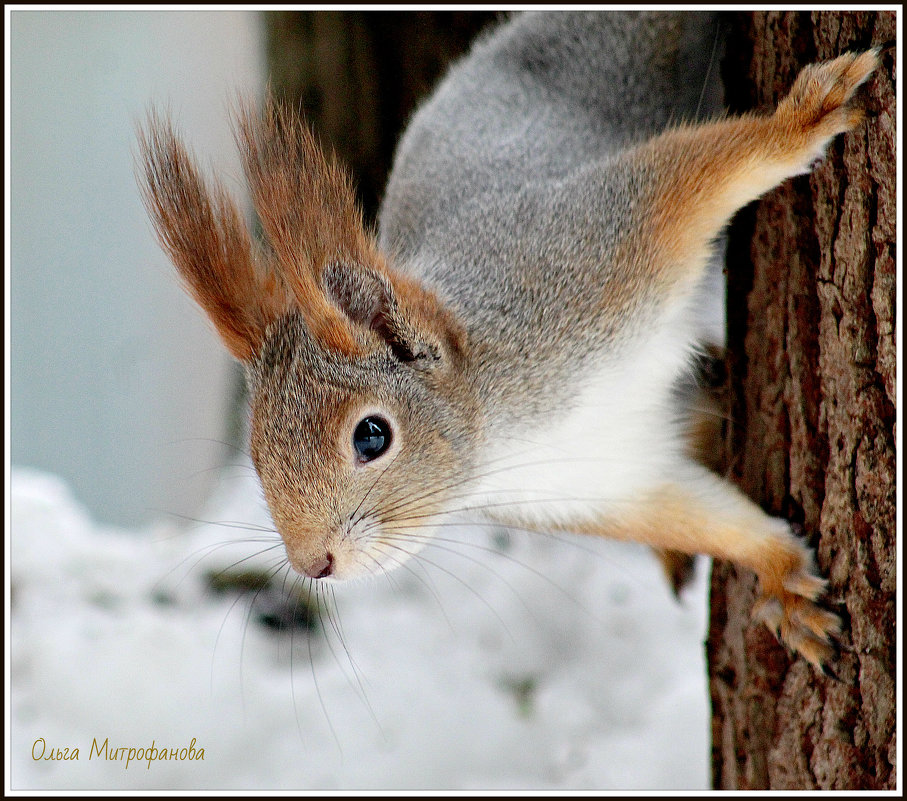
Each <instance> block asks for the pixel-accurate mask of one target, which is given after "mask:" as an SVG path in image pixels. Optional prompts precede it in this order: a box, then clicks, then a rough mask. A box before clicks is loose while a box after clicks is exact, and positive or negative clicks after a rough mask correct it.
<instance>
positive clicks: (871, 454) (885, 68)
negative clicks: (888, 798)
mask: <svg viewBox="0 0 907 801" xmlns="http://www.w3.org/2000/svg"><path fill="white" fill-rule="evenodd" d="M895 34H896V28H895V14H894V12H873V11H866V12H863V11H859V12H821V13H810V12H757V13H740V14H736V15H734V25H733V31H732V32H731V34H730V37H731V41H730V43H729V46H728V54H729V55H728V58H727V59H726V61H725V65H724V69H725V84H726V87H727V99H728V101H729V104H730V105H731V108H732V110H738V111H740V110H746V109H751V108H756V109H760V108H761V109H766V110H768V109H770V108H772V107H773V106H774V105H775V104H776V103H777V101H778V100H779V99H780V98H781V97H782V96H783V95H784V93H785V92H786V90H787V89H788V88H789V87H790V85H791V83H792V82H793V80H794V78H795V76H796V74H797V72H798V71H799V69H800V67H802V66H803V65H805V64H807V63H809V62H812V61H816V60H821V59H826V58H830V57H833V56H835V55H838V54H840V53H841V52H844V51H846V50H849V49H863V48H866V47H868V46H869V45H871V44H877V43H882V42H886V41H888V40H891V39H893V38H894V37H895ZM895 58H896V53H895V51H894V50H889V51H888V52H887V53H886V54H885V56H884V59H883V63H882V67H881V69H880V70H879V71H878V73H877V74H876V75H875V76H874V77H873V78H871V79H870V82H869V83H868V85H867V87H866V88H865V90H864V91H863V92H862V95H861V96H862V98H863V103H864V105H865V107H866V108H867V110H868V112H869V115H870V118H869V119H868V120H867V122H866V123H865V124H864V125H862V126H861V127H860V129H859V130H857V131H855V132H853V133H852V134H849V135H847V136H844V137H840V138H839V139H838V140H836V141H835V143H834V144H833V145H832V146H831V148H830V150H829V154H828V158H827V160H826V161H825V163H824V164H823V165H822V166H820V167H819V168H818V169H817V170H816V171H815V172H814V173H813V174H812V175H810V176H804V177H802V178H799V179H795V180H793V181H790V182H787V183H786V184H785V185H784V186H783V187H781V188H780V189H778V190H777V191H776V192H773V193H772V194H771V195H770V196H768V197H766V198H765V199H763V200H762V201H761V202H759V203H758V204H755V205H754V206H752V207H750V208H748V209H746V210H745V211H744V212H743V213H742V214H741V215H740V216H739V217H738V219H737V220H736V222H735V224H734V226H733V227H732V231H731V244H730V252H729V269H728V274H729V278H728V281H729V297H728V319H729V331H728V346H729V349H728V363H727V364H728V374H729V376H730V378H729V388H728V389H729V392H728V394H729V396H730V397H731V398H732V399H733V400H732V405H731V407H730V410H729V417H730V420H731V421H732V422H731V423H729V424H728V431H727V437H726V465H727V469H728V472H729V473H730V475H731V476H732V477H733V478H734V479H735V480H736V481H737V482H738V483H739V484H740V485H741V486H742V487H743V488H744V489H745V491H746V492H747V493H748V494H749V495H750V496H751V497H753V498H755V499H757V500H758V501H760V502H761V503H762V504H763V506H764V507H765V508H766V509H767V510H769V511H771V512H772V513H774V514H778V515H782V516H785V517H787V518H789V519H791V520H793V521H795V522H796V523H798V524H800V525H801V526H802V528H803V531H804V534H805V536H807V537H808V538H809V541H810V542H811V543H812V545H813V546H815V547H816V552H817V554H816V555H817V562H818V566H819V568H820V570H821V572H822V573H823V574H824V575H826V576H828V577H829V578H830V588H829V604H830V606H831V607H832V608H834V609H835V610H836V611H838V612H839V613H840V614H841V617H842V619H843V621H844V632H843V635H842V638H841V657H840V661H839V662H838V664H837V665H836V666H835V669H836V671H837V673H838V674H839V678H840V680H839V681H836V680H834V679H827V678H825V677H823V676H821V675H818V674H817V673H816V672H815V671H813V670H812V669H810V667H809V665H808V664H807V663H805V662H804V661H803V660H796V661H791V660H790V659H789V657H788V655H787V654H786V653H785V651H784V650H783V649H782V648H781V647H780V646H779V645H778V644H777V643H776V641H775V640H774V639H773V637H772V636H771V635H770V634H769V633H768V632H767V631H766V630H765V628H764V627H762V626H759V625H754V624H752V623H751V622H750V609H751V606H752V603H753V600H754V596H755V593H754V589H755V582H754V579H753V578H752V576H751V575H749V574H745V573H743V572H741V573H740V574H738V573H737V572H736V571H735V570H734V569H733V568H732V567H730V566H729V565H726V564H716V565H715V568H714V571H713V576H712V584H711V593H712V597H711V609H712V612H711V628H710V636H709V642H708V658H709V670H710V686H711V696H712V705H713V719H712V732H713V746H712V754H713V783H714V786H715V787H716V788H720V789H795V788H799V789H844V788H850V789H894V788H895V782H896V769H895V714H896V707H895V703H896V702H895V679H896V672H895V671H896V660H895V608H894V602H895V583H896V542H895V537H896V532H895V433H896V432H895V404H896V397H895V379H896V377H895V347H896V346H895V286H896V275H895V214H896V195H895V164H896V160H895V153H896V151H895V141H896V140H895V99H894V97H895V96H894V75H895V71H894V70H895Z"/></svg>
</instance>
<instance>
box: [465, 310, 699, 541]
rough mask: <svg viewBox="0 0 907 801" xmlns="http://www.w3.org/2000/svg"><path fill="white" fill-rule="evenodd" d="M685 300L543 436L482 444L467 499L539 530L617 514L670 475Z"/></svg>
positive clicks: (676, 444)
mask: <svg viewBox="0 0 907 801" xmlns="http://www.w3.org/2000/svg"><path fill="white" fill-rule="evenodd" d="M690 308H691V307H690V304H689V303H678V304H677V306H676V307H675V308H674V309H672V310H670V311H669V313H668V314H666V315H665V316H664V317H662V319H661V324H660V325H659V326H658V328H657V329H654V330H650V331H649V332H647V335H646V337H645V339H642V340H640V341H638V342H637V343H635V344H634V345H633V346H631V347H629V348H626V349H625V350H624V351H623V352H622V353H621V355H620V357H619V358H611V359H607V360H603V362H602V364H601V367H600V368H599V370H598V371H597V372H595V373H594V374H591V375H589V376H587V377H585V378H584V379H583V380H582V381H581V382H580V386H579V390H578V396H577V398H576V401H575V403H574V404H573V405H572V406H571V407H570V408H569V409H567V410H565V411H564V413H563V414H562V415H561V417H560V419H558V418H557V416H556V415H553V416H552V419H553V421H554V422H553V423H552V424H551V425H550V427H548V428H547V429H544V428H543V429H540V428H539V427H537V426H536V427H533V428H532V430H530V431H526V432H525V433H522V432H513V431H512V430H511V431H508V432H507V434H506V435H505V436H502V437H499V438H497V439H492V440H491V443H490V447H488V448H487V450H486V454H487V456H486V458H485V459H484V460H483V463H482V466H481V467H480V468H479V471H478V484H477V487H476V489H475V492H474V497H473V499H472V503H473V507H474V508H475V509H476V510H483V511H485V512H487V513H488V514H490V515H491V516H492V517H496V518H499V519H502V520H504V521H508V520H520V521H527V522H528V521H532V522H535V523H538V524H541V525H544V524H545V523H554V522H559V523H562V524H568V525H569V524H571V523H577V522H580V521H583V520H587V519H595V518H597V517H599V516H601V515H602V514H603V513H605V514H606V513H608V512H609V511H617V510H619V507H620V505H621V504H626V503H629V502H632V500H633V499H634V498H635V497H637V496H638V495H639V494H640V493H641V492H643V491H645V490H646V489H651V488H652V487H654V486H657V485H658V483H660V482H661V481H663V480H665V479H666V478H668V477H670V475H671V473H672V471H673V470H674V469H676V468H677V467H678V466H679V464H680V462H681V460H683V459H684V455H683V452H684V437H683V426H682V418H681V417H680V416H679V415H678V409H677V406H676V400H675V399H674V397H673V394H672V385H673V384H674V382H675V380H676V379H677V378H678V377H679V376H680V375H681V374H682V372H683V371H684V370H685V369H686V368H687V366H688V365H689V362H690V357H691V355H692V353H693V331H694V330H695V329H694V327H693V326H692V325H691V311H690Z"/></svg>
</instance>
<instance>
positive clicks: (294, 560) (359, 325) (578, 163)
mask: <svg viewBox="0 0 907 801" xmlns="http://www.w3.org/2000/svg"><path fill="white" fill-rule="evenodd" d="M715 30H716V28H715V19H714V15H713V14H708V13H692V12H671V13H667V12H577V13H572V12H571V13H568V12H555V13H543V12H529V13H525V14H520V15H518V16H515V17H513V18H511V19H508V20H507V21H505V22H504V23H503V24H501V25H500V26H499V27H497V28H496V29H495V30H493V31H492V32H491V33H490V34H487V35H484V36H482V37H481V38H480V39H479V40H478V41H477V43H476V44H475V45H474V46H473V48H472V49H471V51H470V52H469V54H468V55H467V56H466V57H465V58H463V59H462V60H461V61H460V62H458V63H457V64H455V65H454V66H453V67H452V68H451V69H450V70H449V72H448V74H447V75H446V76H445V77H444V79H443V80H442V81H441V83H440V84H439V86H438V87H437V89H436V90H435V92H434V93H433V94H432V95H431V97H430V98H429V99H428V100H427V101H426V102H424V103H423V105H422V106H421V107H420V108H419V109H418V110H417V112H416V113H415V115H414V116H413V118H412V119H411V121H410V123H409V125H408V127H407V129H406V131H405V133H404V135H403V137H402V139H401V141H400V142H399V145H398V149H397V152H396V155H395V159H394V165H393V169H392V172H391V175H390V178H389V182H388V185H387V189H386V194H385V196H384V198H383V201H382V205H381V209H380V213H379V227H378V231H377V233H375V232H371V231H368V230H366V228H365V226H364V224H363V219H362V214H361V211H360V209H359V207H358V205H357V202H356V198H355V195H354V191H353V188H352V184H351V180H350V178H349V176H348V174H347V173H346V172H345V170H344V169H343V168H342V167H341V166H340V165H339V164H337V163H336V161H335V160H334V159H333V157H328V156H327V155H325V154H324V152H323V151H322V150H321V148H320V147H319V145H318V144H317V142H316V140H315V137H314V135H313V134H312V132H311V131H310V130H309V128H308V127H307V125H306V124H305V123H304V122H303V121H301V120H300V119H299V117H298V116H297V115H296V114H294V113H293V112H292V111H291V110H289V109H287V108H286V107H284V106H282V105H281V104H280V103H278V102H277V101H275V100H274V99H273V98H271V97H270V96H268V97H267V98H266V99H265V101H264V104H263V108H261V109H260V110H256V108H255V105H254V104H253V103H251V102H246V103H243V104H241V105H240V107H239V109H238V110H237V113H236V133H237V142H238V146H239V149H240V151H241V154H242V157H243V164H244V171H245V175H246V178H247V180H248V184H249V187H250V190H251V196H252V200H253V202H254V205H255V209H256V212H257V214H258V217H259V219H260V222H261V226H262V230H263V233H264V237H263V238H262V240H261V241H258V240H255V239H253V237H252V236H251V234H250V232H249V228H248V226H247V225H246V223H245V221H244V219H243V215H242V214H241V212H240V211H239V208H238V206H237V205H236V203H235V201H234V200H233V199H231V197H230V196H229V194H228V193H227V192H226V191H225V190H224V189H223V188H222V187H221V186H220V185H219V184H217V183H214V182H212V181H210V180H206V179H204V178H203V177H202V175H201V173H200V171H199V169H198V167H197V166H196V163H195V161H194V158H193V156H192V155H191V154H190V152H189V151H188V149H187V148H186V146H185V145H184V144H183V142H182V140H181V139H180V137H179V136H178V135H177V133H176V132H175V130H174V126H173V125H172V123H171V122H170V121H169V120H168V119H166V118H165V117H163V116H162V115H160V114H158V113H156V112H154V111H153V110H152V111H151V112H149V116H148V120H147V123H146V124H145V125H144V126H143V127H142V128H141V129H140V131H139V141H140V152H141V157H140V158H141V164H142V168H141V171H140V182H141V184H142V190H143V198H144V200H145V203H146V206H147V208H148V211H149V214H150V217H151V218H152V220H153V223H154V226H155V228H156V231H157V233H158V236H159V238H160V241H161V243H162V245H163V247H164V249H165V250H166V251H167V253H168V254H169V256H170V258H171V260H172V261H173V263H174V264H175V266H176V268H177V270H178V272H179V274H180V276H181V278H182V280H183V281H184V283H185V286H186V288H187V289H188V291H189V292H190V293H191V294H192V296H193V297H194V298H195V300H196V301H197V302H198V303H199V304H200V306H201V307H202V309H203V310H204V311H205V312H206V313H207V315H208V317H209V318H210V320H211V322H212V323H213V325H214V327H215V328H216V330H217V332H218V333H219V335H220V337H221V338H222V340H223V342H224V344H225V345H226V347H227V349H228V350H229V351H230V353H231V354H232V355H233V356H234V357H235V358H236V359H238V360H239V361H240V362H241V363H242V364H243V366H244V367H245V372H246V377H247V381H248V386H249V396H250V432H249V436H250V446H251V447H250V452H251V457H252V461H253V463H254V465H255V468H256V470H257V472H258V475H259V477H260V480H261V484H262V487H263V490H264V495H265V498H266V501H267V504H268V507H269V510H270V512H271V516H272V518H273V521H274V524H275V526H276V528H277V531H278V532H279V533H280V535H281V536H282V538H283V541H284V543H285V546H286V553H287V558H288V560H289V563H290V565H291V566H292V567H293V568H294V569H295V570H296V571H297V572H299V573H300V574H302V575H303V576H307V577H311V579H312V580H328V581H330V580H340V579H348V578H351V577H354V576H360V575H365V574H369V573H375V572H380V571H382V570H388V569H391V568H393V567H395V566H397V565H399V564H400V563H402V562H404V561H405V560H406V559H407V558H409V557H410V556H411V555H413V554H414V553H416V552H417V551H418V550H419V548H420V547H421V546H422V545H423V544H424V543H425V541H426V539H427V538H429V537H430V536H431V534H432V532H433V530H434V529H435V528H436V527H437V526H438V525H439V524H441V523H443V521H444V520H445V519H446V518H447V516H448V515H452V514H455V513H462V512H469V511H471V512H473V513H477V514H482V515H485V516H486V517H488V518H490V519H492V520H494V521H497V522H499V523H501V524H504V525H508V526H513V527H520V528H526V529H530V530H538V531H548V532H551V531H558V532H572V533H576V534H588V535H594V536H603V537H611V538H616V539H622V540H632V541H636V542H641V543H645V544H647V545H649V546H651V547H652V548H654V549H656V551H657V552H659V553H661V554H663V555H664V557H665V560H666V564H668V563H670V562H671V560H672V558H673V556H676V554H678V553H679V554H707V555H709V556H711V557H714V558H717V559H725V560H730V561H731V562H733V563H734V564H736V565H738V566H740V567H743V568H748V569H750V570H752V571H753V572H754V573H755V574H756V576H757V577H758V580H759V585H760V592H761V595H760V599H759V600H758V601H757V604H756V607H755V609H754V615H755V616H756V617H757V618H758V619H761V620H762V621H764V622H765V623H766V624H767V625H768V626H769V627H770V628H771V629H772V630H773V631H774V632H775V633H776V635H777V636H778V638H779V639H780V641H781V642H782V643H784V644H785V645H786V646H788V647H789V648H790V649H791V650H792V651H793V652H795V653H798V654H800V655H802V656H803V657H804V658H805V659H806V660H808V661H809V662H810V663H811V664H812V665H814V666H815V667H816V668H818V669H820V670H827V669H828V665H829V663H830V662H831V661H832V660H833V659H834V655H835V647H834V645H833V638H834V637H835V635H836V634H838V633H839V631H840V625H841V624H840V619H839V618H838V616H837V615H835V614H834V613H832V612H831V611H829V610H827V609H824V608H822V606H821V605H820V603H819V599H820V597H821V595H822V593H823V592H824V590H825V587H826V581H825V580H823V579H822V578H821V577H820V576H819V575H818V574H817V572H816V569H815V566H814V563H813V557H812V553H811V551H810V549H809V548H808V547H807V546H806V544H805V543H804V542H802V541H801V540H800V539H799V538H798V537H797V536H796V535H795V533H794V531H793V530H792V526H791V524H790V523H789V522H788V521H786V520H784V519H780V518H776V517H772V516H770V515H768V514H766V513H765V512H764V511H763V510H762V509H761V508H760V507H759V506H758V505H757V504H756V503H754V502H753V501H752V500H750V499H749V498H747V497H746V496H745V495H744V494H743V493H742V492H741V491H740V490H738V489H737V488H735V487H734V486H733V485H731V484H730V483H729V482H728V481H726V480H724V479H723V478H721V477H720V476H718V475H717V474H715V473H713V472H711V471H710V470H708V469H707V468H706V467H704V466H702V465H701V464H700V463H699V462H698V461H697V460H695V459H694V458H693V457H692V456H691V454H690V448H689V447H688V441H687V433H688V424H689V414H688V412H689V410H684V409H683V408H679V407H678V393H677V392H676V391H675V390H676V387H677V386H678V384H679V383H680V382H682V381H683V380H685V379H686V378H688V376H689V374H690V372H691V370H692V368H693V366H694V362H695V357H696V355H697V353H699V352H701V351H700V348H701V342H700V340H701V324H700V321H699V319H698V309H699V303H700V302H701V298H700V295H701V294H702V293H703V292H704V291H705V290H704V285H705V280H706V276H707V274H708V273H709V270H710V269H714V263H715V259H716V255H715V251H716V244H715V243H716V241H717V240H718V238H719V237H720V236H721V235H722V233H723V231H724V229H725V227H726V226H727V224H728V222H729V221H730V219H731V217H732V215H734V213H735V212H736V211H737V210H738V209H740V208H741V207H742V206H744V205H745V204H747V203H749V202H750V201H752V200H755V199H756V198H758V197H760V196H761V195H763V194H764V193H766V192H768V191H769V190H771V189H772V188H773V187H775V186H777V185H778V184H780V183H781V182H783V181H785V180H786V179H788V178H790V177H792V176H796V175H801V174H804V173H807V172H809V171H810V169H811V168H812V167H813V166H814V164H815V163H817V161H818V160H820V159H821V158H822V156H823V154H824V152H825V149H826V146H827V145H828V144H829V142H830V141H831V140H832V139H833V138H834V137H835V136H837V135H839V134H843V133H846V132H847V131H850V130H851V129H853V128H854V127H856V126H857V125H859V124H860V122H861V120H862V119H863V114H862V112H861V111H860V110H859V108H858V107H856V105H855V104H853V103H852V102H851V101H852V98H853V95H854V93H855V91H856V89H857V87H859V86H860V84H862V83H863V82H864V81H866V80H867V78H868V77H869V76H870V74H871V73H872V71H873V70H874V69H875V67H876V66H877V64H878V60H879V53H880V48H874V49H870V50H867V51H865V52H861V53H846V54H844V55H841V56H839V57H838V58H835V59H834V60H831V61H827V62H824V63H818V64H812V65H809V66H807V67H805V68H804V69H803V70H802V71H801V72H800V74H799V76H798V77H797V78H796V80H795V82H794V83H793V85H792V87H791V89H790V91H789V93H788V94H787V96H786V97H785V98H784V99H783V100H782V101H781V102H780V103H779V104H778V106H777V108H776V109H775V111H774V112H773V113H772V114H770V115H757V114H747V115H744V116H732V117H729V116H715V115H713V116H711V117H710V118H708V119H705V118H701V117H700V118H698V117H697V111H698V110H699V109H700V106H701V102H702V97H701V91H702V87H703V86H705V85H706V84H707V73H708V69H709V67H710V63H711V61H712V59H711V58H710V52H712V51H713V47H712V45H713V42H714V36H715ZM710 102H711V101H710ZM706 105H709V104H708V103H707V104H706Z"/></svg>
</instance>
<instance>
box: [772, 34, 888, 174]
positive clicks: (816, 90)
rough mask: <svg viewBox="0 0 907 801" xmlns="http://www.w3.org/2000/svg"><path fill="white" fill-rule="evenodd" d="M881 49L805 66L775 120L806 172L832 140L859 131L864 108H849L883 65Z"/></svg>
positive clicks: (800, 165)
mask: <svg viewBox="0 0 907 801" xmlns="http://www.w3.org/2000/svg"><path fill="white" fill-rule="evenodd" d="M880 52H881V48H873V49H871V50H867V51H865V52H863V53H845V54H844V55H843V56H838V58H836V59H833V60H832V61H825V62H821V63H818V64H810V65H809V66H807V67H804V68H803V70H802V71H801V72H800V74H799V75H798V76H797V80H796V81H795V82H794V85H793V86H792V87H791V90H790V93H789V94H788V95H787V97H786V98H785V99H784V100H783V101H782V102H781V103H780V104H779V105H778V110H777V111H776V112H775V116H774V120H775V122H776V123H777V124H778V125H779V126H780V128H781V130H780V131H779V134H780V136H781V139H780V141H781V142H783V143H785V145H784V146H787V147H792V148H793V149H794V150H795V151H799V152H797V153H796V156H795V158H796V161H797V162H798V163H799V167H800V170H801V171H802V172H807V171H809V169H810V167H811V165H812V164H814V163H815V161H816V160H818V159H821V158H822V156H823V155H824V153H825V147H826V146H827V145H828V143H829V141H830V140H831V139H832V138H833V137H835V136H836V135H837V134H839V133H844V132H846V131H850V130H852V129H853V128H855V127H856V126H857V125H859V124H860V122H861V121H862V120H863V117H864V113H863V111H862V109H860V108H858V107H855V106H851V105H848V102H849V101H850V99H851V98H852V97H853V95H854V92H856V90H857V87H859V86H860V84H862V83H863V82H864V81H865V80H866V79H867V78H868V77H869V76H870V75H871V74H872V71H873V70H874V69H875V68H876V67H877V66H878V64H879V54H880Z"/></svg>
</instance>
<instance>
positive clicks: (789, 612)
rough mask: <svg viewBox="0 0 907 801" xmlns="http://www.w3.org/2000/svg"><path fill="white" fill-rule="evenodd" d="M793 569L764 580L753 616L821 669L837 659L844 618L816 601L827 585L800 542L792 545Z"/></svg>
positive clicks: (789, 556)
mask: <svg viewBox="0 0 907 801" xmlns="http://www.w3.org/2000/svg"><path fill="white" fill-rule="evenodd" d="M788 547H789V550H788V552H787V554H786V556H787V559H785V560H784V561H785V562H787V564H788V565H789V568H788V569H787V570H786V572H783V573H782V574H780V575H779V574H777V573H775V574H774V575H773V576H772V577H771V578H768V579H767V578H766V577H765V576H762V577H760V583H761V585H762V594H761V596H760V597H759V599H758V600H757V601H756V604H755V606H754V607H753V616H754V617H755V618H756V619H757V620H760V621H762V622H763V623H765V625H766V626H768V627H769V628H770V629H771V630H772V631H774V632H775V635H776V636H777V637H778V639H779V640H780V641H781V642H782V643H783V644H784V645H786V646H787V647H788V648H790V649H791V650H792V651H794V652H796V653H798V654H800V655H801V656H803V658H804V659H806V660H807V661H808V662H810V663H811V664H812V665H814V666H815V667H816V668H818V669H819V670H821V671H822V672H823V673H826V674H828V673H830V671H829V668H828V664H829V662H832V661H833V660H834V658H835V656H836V653H837V649H836V648H835V646H834V645H833V644H832V637H834V636H836V635H838V634H840V632H841V619H840V618H839V617H838V616H837V615H836V614H834V613H833V612H829V611H828V610H826V609H823V608H822V607H820V606H819V605H818V604H817V603H816V600H817V599H818V598H819V597H820V596H821V595H822V593H823V592H824V591H825V588H826V585H827V582H826V581H825V580H824V579H822V578H819V577H818V576H816V575H814V574H813V573H812V572H811V570H810V564H811V562H812V559H811V554H810V552H809V551H808V550H807V549H806V548H805V547H804V546H802V545H800V544H799V543H797V542H794V543H788Z"/></svg>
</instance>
